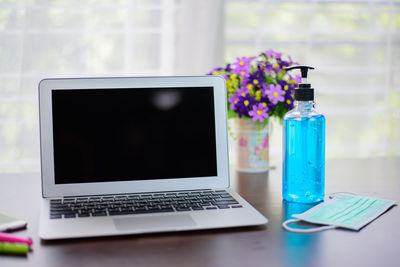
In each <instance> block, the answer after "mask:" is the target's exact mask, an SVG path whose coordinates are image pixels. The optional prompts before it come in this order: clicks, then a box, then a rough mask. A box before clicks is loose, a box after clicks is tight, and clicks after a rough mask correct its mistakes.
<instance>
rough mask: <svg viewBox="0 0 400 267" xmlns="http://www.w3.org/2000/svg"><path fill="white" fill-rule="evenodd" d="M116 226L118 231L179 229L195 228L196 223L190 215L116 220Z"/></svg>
mask: <svg viewBox="0 0 400 267" xmlns="http://www.w3.org/2000/svg"><path fill="white" fill-rule="evenodd" d="M114 225H115V228H116V229H117V231H124V232H125V231H129V230H138V229H158V228H166V229H178V228H181V227H185V226H195V225H196V223H195V222H194V221H193V219H192V218H191V217H190V215H189V214H174V215H161V216H143V217H142V216H141V217H129V218H116V219H114Z"/></svg>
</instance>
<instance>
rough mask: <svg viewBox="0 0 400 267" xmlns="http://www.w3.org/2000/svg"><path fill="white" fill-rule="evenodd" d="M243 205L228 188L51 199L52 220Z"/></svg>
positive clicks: (228, 207)
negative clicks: (226, 189)
mask: <svg viewBox="0 0 400 267" xmlns="http://www.w3.org/2000/svg"><path fill="white" fill-rule="evenodd" d="M231 208H242V205H240V204H239V203H238V202H237V201H236V200H235V199H234V198H233V197H232V196H231V195H230V194H229V193H228V192H227V191H225V190H196V191H177V192H156V193H145V194H124V195H104V196H90V197H66V198H62V199H61V198H60V199H51V200H50V219H62V218H83V217H91V216H93V217H96V216H114V215H131V214H146V213H160V212H183V211H199V210H217V209H231Z"/></svg>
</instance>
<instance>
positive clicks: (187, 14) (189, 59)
mask: <svg viewBox="0 0 400 267" xmlns="http://www.w3.org/2000/svg"><path fill="white" fill-rule="evenodd" d="M177 11H178V15H177V24H176V25H177V29H176V31H177V34H176V46H175V49H176V57H175V59H176V61H175V65H174V69H175V73H176V74H177V75H196V74H197V75H202V74H205V73H206V72H209V70H211V69H212V68H213V67H215V66H218V65H222V64H223V62H224V45H223V44H224V27H223V23H224V2H223V1H222V0H202V1H196V0H183V1H182V2H181V5H180V7H179V9H177Z"/></svg>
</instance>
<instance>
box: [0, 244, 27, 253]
mask: <svg viewBox="0 0 400 267" xmlns="http://www.w3.org/2000/svg"><path fill="white" fill-rule="evenodd" d="M28 251H29V246H28V244H23V243H6V242H0V253H9V254H26V253H28Z"/></svg>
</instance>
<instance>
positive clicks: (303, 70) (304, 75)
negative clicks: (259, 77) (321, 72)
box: [285, 65, 314, 79]
mask: <svg viewBox="0 0 400 267" xmlns="http://www.w3.org/2000/svg"><path fill="white" fill-rule="evenodd" d="M294 69H300V71H301V78H306V79H307V75H308V70H313V69H314V67H310V66H304V65H299V66H293V67H287V68H285V70H286V71H289V70H294Z"/></svg>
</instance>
